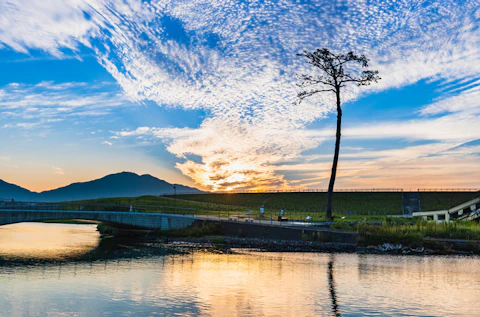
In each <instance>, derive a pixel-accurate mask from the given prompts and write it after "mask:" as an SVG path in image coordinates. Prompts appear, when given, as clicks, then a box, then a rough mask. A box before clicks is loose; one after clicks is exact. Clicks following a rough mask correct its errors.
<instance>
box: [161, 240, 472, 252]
mask: <svg viewBox="0 0 480 317" xmlns="http://www.w3.org/2000/svg"><path fill="white" fill-rule="evenodd" d="M153 241H154V242H159V243H161V244H163V246H164V247H165V248H168V249H172V250H176V251H181V252H191V251H192V250H195V251H205V252H214V253H219V252H220V253H233V251H232V249H248V250H255V251H258V252H318V253H356V254H377V255H401V256H412V255H413V256H432V255H437V256H438V255H455V256H475V255H480V253H478V252H477V253H475V252H473V251H463V250H458V249H431V248H410V247H404V246H401V245H393V244H388V243H385V244H383V245H381V246H359V245H356V244H351V243H338V242H313V241H292V240H273V239H258V238H239V237H229V236H206V237H200V238H187V237H186V238H178V237H177V238H170V237H168V238H164V237H157V238H155V239H154V240H153Z"/></svg>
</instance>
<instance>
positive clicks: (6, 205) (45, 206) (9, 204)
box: [0, 201, 196, 214]
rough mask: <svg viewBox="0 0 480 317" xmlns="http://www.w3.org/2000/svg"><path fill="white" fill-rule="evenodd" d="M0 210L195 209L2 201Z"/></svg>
mask: <svg viewBox="0 0 480 317" xmlns="http://www.w3.org/2000/svg"><path fill="white" fill-rule="evenodd" d="M0 210H32V211H35V210H37V211H38V210H58V211H74V210H75V211H82V210H88V211H115V212H130V211H135V212H153V211H156V212H168V213H178V214H191V213H194V212H195V211H196V209H195V208H187V207H177V206H155V205H125V204H98V203H87V202H85V203H84V202H52V203H49V202H23V201H22V202H17V201H0Z"/></svg>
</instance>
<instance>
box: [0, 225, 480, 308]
mask: <svg viewBox="0 0 480 317" xmlns="http://www.w3.org/2000/svg"><path fill="white" fill-rule="evenodd" d="M479 296H480V258H479V257H440V256H427V257H420V256H382V255H357V254H325V253H269V252H253V251H245V250H237V252H236V253H234V254H216V253H208V252H198V251H195V252H189V253H175V252H173V253H172V252H169V251H168V250H166V249H163V248H161V247H159V246H158V245H155V246H152V245H149V244H138V243H134V244H129V243H125V242H121V241H120V242H119V241H117V240H115V239H104V240H100V237H99V234H98V232H96V226H95V225H69V224H41V223H24V224H15V225H8V226H2V227H0V316H88V317H91V316H229V317H231V316H296V317H301V316H332V315H333V316H358V315H369V316H480V311H479V308H478V306H477V305H476V304H477V302H476V301H477V298H478V297H479Z"/></svg>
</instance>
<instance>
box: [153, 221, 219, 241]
mask: <svg viewBox="0 0 480 317" xmlns="http://www.w3.org/2000/svg"><path fill="white" fill-rule="evenodd" d="M155 233H156V234H157V235H159V236H163V237H176V238H184V237H188V238H192V237H194V238H198V237H205V236H218V235H222V234H223V233H222V230H221V225H220V224H219V223H210V224H206V223H203V224H202V225H201V226H190V227H187V228H182V229H175V230H157V231H155Z"/></svg>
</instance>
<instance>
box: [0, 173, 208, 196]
mask: <svg viewBox="0 0 480 317" xmlns="http://www.w3.org/2000/svg"><path fill="white" fill-rule="evenodd" d="M173 186H176V189H177V193H179V194H180V193H185V192H199V193H200V192H201V191H200V190H198V189H197V188H193V187H188V186H184V185H178V184H170V183H168V182H166V181H164V180H161V179H158V178H156V177H153V176H151V175H137V174H135V173H130V172H122V173H117V174H111V175H107V176H105V177H102V178H99V179H96V180H92V181H89V182H83V183H73V184H70V185H68V186H65V187H60V188H57V189H53V190H48V191H44V192H41V193H35V192H31V191H29V190H27V189H25V188H22V187H20V186H17V185H14V184H10V183H7V182H4V181H2V180H0V199H12V198H13V199H15V200H18V201H51V202H54V201H67V200H82V199H94V198H106V197H137V196H143V195H158V194H162V193H171V194H173Z"/></svg>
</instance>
